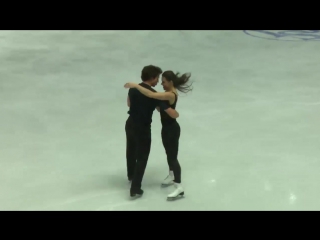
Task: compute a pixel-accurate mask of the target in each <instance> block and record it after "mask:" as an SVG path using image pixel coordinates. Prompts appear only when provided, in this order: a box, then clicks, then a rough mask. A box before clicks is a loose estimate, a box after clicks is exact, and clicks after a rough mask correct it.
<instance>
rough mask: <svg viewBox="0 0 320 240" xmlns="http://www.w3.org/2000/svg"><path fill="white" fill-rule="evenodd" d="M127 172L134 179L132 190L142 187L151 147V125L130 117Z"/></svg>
mask: <svg viewBox="0 0 320 240" xmlns="http://www.w3.org/2000/svg"><path fill="white" fill-rule="evenodd" d="M126 136H127V174H128V179H129V180H132V183H131V192H136V191H139V190H140V189H141V182H142V179H143V176H144V172H145V169H146V167H147V163H148V158H149V154H150V148H151V125H147V126H145V125H141V124H136V123H134V122H133V121H132V119H131V118H130V117H129V118H128V120H127V122H126Z"/></svg>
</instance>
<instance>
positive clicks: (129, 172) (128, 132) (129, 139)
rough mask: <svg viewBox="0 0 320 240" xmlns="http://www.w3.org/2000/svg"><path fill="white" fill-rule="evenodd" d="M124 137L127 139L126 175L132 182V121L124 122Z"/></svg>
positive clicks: (134, 143) (133, 140)
mask: <svg viewBox="0 0 320 240" xmlns="http://www.w3.org/2000/svg"><path fill="white" fill-rule="evenodd" d="M126 137H127V153H126V155H127V175H128V180H129V181H132V179H133V174H134V169H135V166H136V161H137V158H136V140H135V134H134V125H133V123H132V120H131V119H130V118H128V120H127V122H126Z"/></svg>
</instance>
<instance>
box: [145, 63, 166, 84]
mask: <svg viewBox="0 0 320 240" xmlns="http://www.w3.org/2000/svg"><path fill="white" fill-rule="evenodd" d="M161 73H162V70H161V68H159V67H157V66H153V65H149V66H145V67H144V68H143V69H142V71H141V79H142V81H143V82H145V81H148V80H152V79H154V78H156V77H158V76H159V75H160V74H161Z"/></svg>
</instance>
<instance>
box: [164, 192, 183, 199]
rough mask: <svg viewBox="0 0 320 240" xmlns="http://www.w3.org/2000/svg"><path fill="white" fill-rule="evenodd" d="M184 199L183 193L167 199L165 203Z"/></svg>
mask: <svg viewBox="0 0 320 240" xmlns="http://www.w3.org/2000/svg"><path fill="white" fill-rule="evenodd" d="M182 198H184V192H182V193H180V194H179V195H178V196H176V197H167V201H175V200H179V199H182Z"/></svg>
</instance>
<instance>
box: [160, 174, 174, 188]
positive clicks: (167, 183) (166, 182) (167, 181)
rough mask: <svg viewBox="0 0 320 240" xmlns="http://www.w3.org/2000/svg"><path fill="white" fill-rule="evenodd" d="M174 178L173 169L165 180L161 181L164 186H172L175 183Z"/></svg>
mask: <svg viewBox="0 0 320 240" xmlns="http://www.w3.org/2000/svg"><path fill="white" fill-rule="evenodd" d="M173 180H174V175H173V171H170V172H169V175H168V176H167V177H166V178H165V179H164V180H163V182H162V183H161V186H162V187H168V186H171V185H172V184H173Z"/></svg>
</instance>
